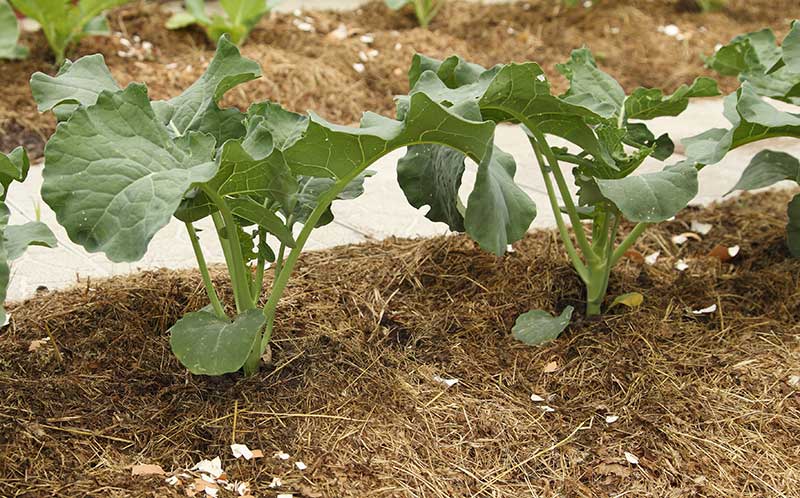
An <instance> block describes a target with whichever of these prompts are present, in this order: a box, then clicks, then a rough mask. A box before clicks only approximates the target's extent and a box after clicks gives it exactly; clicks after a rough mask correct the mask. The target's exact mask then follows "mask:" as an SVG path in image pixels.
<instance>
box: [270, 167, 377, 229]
mask: <svg viewBox="0 0 800 498" xmlns="http://www.w3.org/2000/svg"><path fill="white" fill-rule="evenodd" d="M372 175H373V172H372V171H365V172H363V173H361V174H360V175H358V176H357V177H356V178H355V179H353V180H352V181H351V182H350V183H348V184H347V186H346V187H345V188H344V189H342V190H341V191H340V192H339V194H338V195H337V196H336V198H335V199H334V201H338V200H351V199H355V198H357V197H360V196H361V194H363V193H364V180H366V179H367V178H368V177H370V176H372ZM334 183H335V181H334V180H333V179H331V178H320V177H313V176H301V177H300V179H299V188H298V190H297V193H296V194H295V196H294V198H293V200H292V204H293V206H294V207H293V209H292V210H291V219H292V223H301V224H305V223H306V221H308V217H309V216H311V212H312V211H313V210H314V208H315V207H317V204H319V201H320V197H321V196H322V195H323V194H325V193H326V192H328V191H329V190H330V189H331V187H333V185H334ZM284 214H286V211H284ZM287 216H288V215H287ZM332 221H333V211H332V210H331V208H330V207H328V210H327V211H325V214H323V215H322V217H320V219H319V221H318V222H317V227H321V226H325V225H327V224H329V223H330V222H332Z"/></svg>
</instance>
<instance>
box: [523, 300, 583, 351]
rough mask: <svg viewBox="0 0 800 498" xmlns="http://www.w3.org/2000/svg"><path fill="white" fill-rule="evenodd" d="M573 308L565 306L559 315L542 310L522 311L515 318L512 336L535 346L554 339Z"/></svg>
mask: <svg viewBox="0 0 800 498" xmlns="http://www.w3.org/2000/svg"><path fill="white" fill-rule="evenodd" d="M574 310H575V309H574V308H573V307H572V306H567V307H566V308H564V311H562V312H561V315H559V316H556V317H554V316H552V315H551V314H550V313H547V312H546V311H542V310H533V311H529V312H527V313H523V314H522V315H520V316H519V317H518V318H517V321H516V323H515V324H514V327H513V328H512V329H511V333H512V334H513V335H514V338H515V339H517V340H519V341H522V342H524V343H525V344H527V345H529V346H537V345H539V344H543V343H545V342H547V341H552V340H553V339H556V338H557V337H558V336H559V335H561V332H563V331H564V329H566V328H567V326H568V325H569V321H570V320H571V319H572V312H573V311H574Z"/></svg>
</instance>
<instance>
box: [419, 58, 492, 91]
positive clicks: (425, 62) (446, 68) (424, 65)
mask: <svg viewBox="0 0 800 498" xmlns="http://www.w3.org/2000/svg"><path fill="white" fill-rule="evenodd" d="M425 71H433V72H434V73H436V76H437V77H438V78H439V79H440V80H441V81H442V83H444V84H445V85H446V86H447V87H448V88H458V87H461V86H464V85H470V84H472V83H476V82H477V81H478V79H480V77H481V75H483V74H484V73H486V68H484V67H483V66H479V65H477V64H472V63H470V62H466V61H464V60H463V59H461V58H460V57H458V56H455V55H454V56H452V57H448V58H447V59H445V60H443V61H440V60H437V59H433V58H431V57H427V56H424V55H421V54H416V55H414V58H413V59H412V61H411V67H410V68H409V70H408V83H409V87H410V88H414V87H415V86H416V84H417V81H419V77H420V76H422V73H424V72H425Z"/></svg>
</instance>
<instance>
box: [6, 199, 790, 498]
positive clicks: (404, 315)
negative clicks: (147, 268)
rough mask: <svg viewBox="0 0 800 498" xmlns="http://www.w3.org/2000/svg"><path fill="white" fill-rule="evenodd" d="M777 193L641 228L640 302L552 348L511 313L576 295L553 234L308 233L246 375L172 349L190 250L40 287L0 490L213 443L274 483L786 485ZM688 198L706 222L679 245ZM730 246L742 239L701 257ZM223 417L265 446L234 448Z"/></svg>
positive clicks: (110, 476) (188, 295)
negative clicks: (363, 236)
mask: <svg viewBox="0 0 800 498" xmlns="http://www.w3.org/2000/svg"><path fill="white" fill-rule="evenodd" d="M789 198H790V196H789V194H788V193H786V192H769V193H766V194H760V195H743V196H741V197H738V198H735V199H733V200H730V201H728V202H726V203H724V204H720V205H716V206H712V207H709V208H706V209H689V210H687V211H685V212H684V213H683V214H682V215H681V216H679V217H678V219H676V220H674V221H671V222H669V223H664V224H663V225H660V226H658V227H653V228H651V229H649V230H648V232H647V233H646V235H645V236H644V238H643V239H642V241H641V242H640V244H639V245H638V246H637V250H638V251H639V252H640V253H642V254H651V253H652V252H654V251H661V257H660V259H659V260H658V261H657V262H656V264H655V265H652V266H650V265H647V264H643V263H639V262H636V261H634V260H625V261H624V262H623V263H621V265H620V266H619V268H618V271H617V272H616V273H615V275H614V277H613V279H612V282H611V288H610V293H609V300H610V299H611V298H612V297H613V296H615V295H619V294H621V293H624V292H640V293H642V294H643V295H644V304H643V305H642V306H641V307H640V308H639V309H638V310H630V309H626V308H615V309H614V310H612V311H610V312H608V313H607V314H606V315H604V316H603V317H600V318H595V319H590V320H587V319H584V318H580V317H578V316H577V313H576V319H575V320H574V322H573V324H572V325H571V326H570V327H569V328H568V329H567V331H566V332H565V333H564V334H563V335H562V337H560V338H559V339H558V340H556V341H553V342H551V343H548V344H546V345H544V346H541V347H527V346H525V345H522V344H520V343H518V342H516V341H515V340H514V339H513V338H512V337H511V336H510V328H511V326H512V324H513V322H514V319H515V317H516V316H517V315H518V314H520V313H521V312H524V311H527V310H529V309H531V308H543V309H545V310H547V311H550V312H556V311H560V310H561V309H562V308H563V307H564V306H566V305H569V304H571V305H575V306H576V307H577V308H578V309H582V303H581V301H582V298H583V290H582V286H581V285H580V283H579V280H578V279H577V277H576V276H575V274H574V272H573V271H572V270H571V268H570V267H569V265H568V264H567V262H566V260H565V257H564V254H563V250H562V247H561V244H560V243H559V242H558V240H557V235H556V234H555V233H554V232H551V231H539V232H534V233H531V234H529V235H528V236H527V237H526V238H525V239H524V240H522V241H520V242H519V243H517V244H515V252H513V253H510V254H508V255H506V256H504V257H502V258H498V257H495V256H493V255H489V254H486V253H483V252H481V251H480V250H479V249H478V248H477V247H476V246H475V244H474V243H473V242H471V241H470V240H468V239H467V238H465V237H462V236H449V237H437V238H432V239H422V240H401V239H392V240H386V241H383V242H375V243H366V244H362V245H353V246H343V247H339V248H335V249H331V250H326V251H320V252H311V253H307V254H305V255H304V256H303V257H302V260H301V262H300V264H299V266H298V268H297V269H296V273H295V277H294V279H293V280H292V283H291V285H290V286H289V288H288V291H287V293H286V295H285V298H284V299H283V301H282V303H281V305H280V308H279V314H278V318H277V327H276V336H275V338H274V342H273V345H272V353H273V355H272V364H271V365H270V366H268V367H266V368H264V369H262V372H261V373H259V374H258V375H257V376H254V377H253V378H248V379H244V378H242V377H241V376H240V375H238V374H231V375H227V376H224V377H220V378H209V377H203V376H193V375H190V374H188V373H187V372H186V371H185V370H184V369H183V368H182V367H181V366H180V365H179V364H178V363H177V361H176V360H175V358H174V357H173V355H172V354H171V352H170V347H169V341H168V334H167V332H166V331H167V329H168V327H169V326H170V324H172V323H173V322H174V321H175V320H176V319H177V318H178V317H179V316H181V314H183V313H184V312H186V311H189V310H194V309H197V308H200V307H202V306H203V305H204V304H205V303H206V298H205V296H204V294H203V290H202V284H201V279H200V276H199V275H198V274H197V273H196V272H194V271H169V270H162V271H154V272H145V273H140V274H136V275H132V276H129V277H120V278H113V279H109V280H104V281H97V282H95V281H85V282H82V283H81V284H80V285H79V286H78V287H75V288H73V289H71V290H66V291H61V292H52V293H42V294H40V295H37V296H35V297H33V298H31V299H29V300H27V301H25V302H24V303H21V304H18V305H16V306H12V307H11V315H12V324H11V326H10V327H8V328H7V329H5V330H4V331H3V333H2V335H0V453H2V455H3V458H2V459H0V495H2V496H27V497H38V496H98V497H100V496H103V497H106V496H125V497H128V496H130V497H133V496H136V497H143V496H159V497H161V496H182V495H183V493H184V491H183V490H182V489H181V488H178V487H171V486H170V485H168V484H167V483H165V482H164V479H163V477H143V476H139V477H131V476H130V473H131V471H130V468H129V467H130V466H131V465H133V464H138V463H149V464H159V465H161V466H162V467H163V468H164V469H165V470H167V471H168V472H171V471H175V470H177V469H184V468H188V467H191V466H192V465H193V464H194V463H196V462H197V461H199V460H201V459H203V458H209V459H210V458H213V457H214V456H218V455H220V456H222V461H223V466H224V467H225V469H226V472H227V475H228V477H229V478H230V479H237V480H243V481H248V482H250V484H251V485H252V488H253V490H254V494H255V495H257V496H267V497H273V496H275V495H276V493H277V490H276V489H273V488H269V484H270V483H271V482H272V479H273V478H274V477H279V478H280V479H281V480H282V487H281V488H280V490H281V491H282V492H293V493H294V496H296V497H309V498H310V497H349V496H352V497H364V496H384V497H390V496H392V497H393V496H431V497H467V496H496V497H519V496H610V495H617V494H618V493H623V494H628V495H630V496H659V497H684V496H714V497H730V496H753V497H763V496H773V495H779V496H797V495H798V493H800V471H798V466H797V463H798V461H799V460H798V457H799V455H798V434H800V386H798V385H796V383H797V377H796V376H797V375H798V374H800V361H799V360H800V325H798V323H800V260H797V259H792V258H791V257H790V255H789V253H788V250H787V248H786V245H785V241H784V236H785V234H784V227H785V223H786V216H785V214H784V213H785V206H786V203H787V202H788V200H789ZM692 220H697V221H700V222H705V223H710V224H712V225H713V229H712V230H711V232H710V233H709V234H708V235H707V236H704V237H703V240H702V241H695V240H690V241H689V242H688V243H686V244H684V245H682V246H675V245H674V244H672V242H671V237H672V236H673V235H675V234H680V233H682V232H685V231H687V230H688V227H689V224H690V222H691V221H692ZM628 228H630V227H628ZM720 244H721V245H724V246H726V247H729V246H733V245H738V246H740V248H741V250H740V253H739V254H738V255H737V256H736V258H734V259H733V260H731V261H729V262H724V263H723V262H721V261H720V260H719V259H716V258H713V257H709V256H707V254H708V253H709V252H710V251H711V250H712V249H713V248H715V247H716V246H718V245H720ZM679 258H680V259H684V260H685V261H686V262H687V263H688V264H689V269H688V270H686V271H684V272H679V271H677V270H676V269H675V268H674V264H675V262H676V261H677V260H678V259H679ZM267 278H268V280H269V278H270V277H269V276H268V277H267ZM215 279H216V280H217V282H218V283H219V284H221V285H223V286H224V285H225V280H224V277H223V276H222V274H221V273H220V272H217V274H216V277H215ZM224 297H225V299H226V301H227V302H228V303H230V301H231V299H230V295H226V296H224ZM711 304H717V306H718V309H717V311H716V312H714V313H708V314H695V313H693V311H696V310H700V309H703V308H706V307H708V306H710V305H711ZM48 336H49V337H52V340H51V341H49V342H45V343H37V344H38V347H35V348H31V344H32V341H38V340H41V339H43V338H45V337H48ZM30 349H35V350H34V351H30ZM435 376H440V377H442V378H454V379H458V380H459V382H458V383H457V384H455V385H453V386H451V387H449V388H447V387H445V386H444V385H442V384H441V383H440V382H437V381H435V380H434V377H435ZM793 376H794V377H793ZM793 379H794V380H793ZM531 394H536V395H538V396H540V397H542V398H543V399H544V401H542V402H534V401H533V400H532V399H531ZM544 405H547V406H549V407H551V408H552V409H553V411H544V410H543V408H542V407H543V406H544ZM608 416H616V417H619V418H618V420H616V421H615V422H613V423H608V422H607V421H606V417H608ZM233 440H235V441H237V442H239V443H245V444H247V445H248V446H249V447H250V448H251V449H255V448H258V449H261V450H262V451H263V453H264V455H265V457H264V458H261V459H257V460H253V461H250V462H245V461H243V460H234V459H233V458H232V457H231V455H230V449H229V448H228V445H229V444H230V443H231V441H233ZM278 451H280V452H286V453H287V454H289V455H291V458H290V459H289V460H280V459H276V458H273V457H272V455H273V454H274V453H275V452H278ZM625 452H628V453H630V454H631V455H633V456H635V457H637V458H638V462H639V463H638V465H632V464H631V463H629V461H628V460H627V459H626V457H625ZM295 460H302V461H303V462H305V463H306V464H307V465H308V468H307V469H306V470H303V471H300V470H298V469H297V468H296V467H294V465H293V463H294V461H295ZM220 496H232V495H230V494H224V493H222V494H220Z"/></svg>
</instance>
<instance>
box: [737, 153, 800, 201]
mask: <svg viewBox="0 0 800 498" xmlns="http://www.w3.org/2000/svg"><path fill="white" fill-rule="evenodd" d="M783 180H794V181H795V182H797V183H798V184H800V161H798V160H797V158H795V157H794V156H791V155H789V154H787V153H785V152H777V151H772V150H762V151H761V152H759V153H758V154H756V155H755V156H754V157H753V159H752V160H751V161H750V164H748V165H747V168H745V170H744V171H743V172H742V176H741V178H739V181H738V182H737V183H736V186H734V187H733V188H732V189H731V191H734V190H755V189H758V188H764V187H769V186H770V185H772V184H774V183H778V182H781V181H783Z"/></svg>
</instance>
